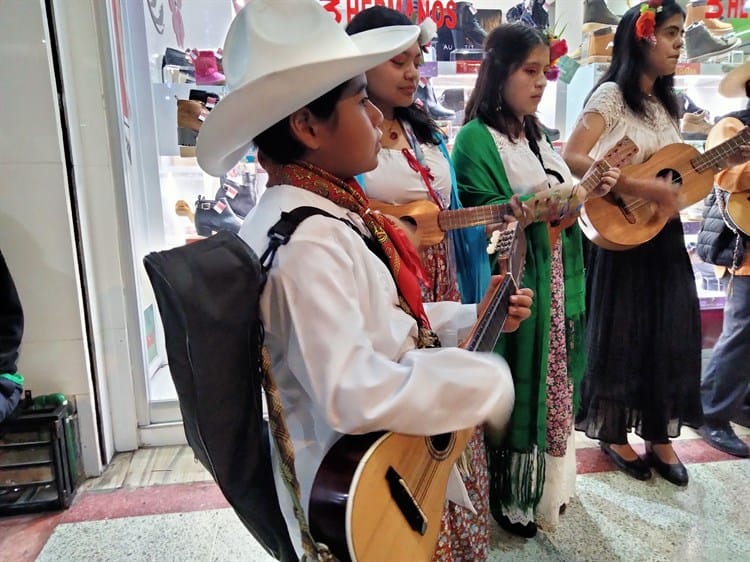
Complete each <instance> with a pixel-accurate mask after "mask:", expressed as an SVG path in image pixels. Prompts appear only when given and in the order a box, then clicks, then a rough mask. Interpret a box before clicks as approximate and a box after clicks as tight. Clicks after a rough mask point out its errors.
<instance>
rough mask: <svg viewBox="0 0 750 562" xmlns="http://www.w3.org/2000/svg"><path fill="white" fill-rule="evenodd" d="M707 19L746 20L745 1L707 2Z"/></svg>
mask: <svg viewBox="0 0 750 562" xmlns="http://www.w3.org/2000/svg"><path fill="white" fill-rule="evenodd" d="M706 5H707V6H708V9H707V10H706V16H705V17H707V18H720V17H725V18H743V19H744V18H747V12H746V11H745V0H708V2H706Z"/></svg>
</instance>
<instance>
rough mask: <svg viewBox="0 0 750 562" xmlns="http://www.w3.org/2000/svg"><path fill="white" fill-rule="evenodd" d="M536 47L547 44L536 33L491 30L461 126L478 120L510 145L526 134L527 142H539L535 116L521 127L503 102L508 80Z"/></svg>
mask: <svg viewBox="0 0 750 562" xmlns="http://www.w3.org/2000/svg"><path fill="white" fill-rule="evenodd" d="M539 45H549V40H548V39H547V38H546V37H545V36H544V35H543V34H542V33H541V32H539V31H537V30H536V29H534V28H531V27H528V26H526V25H523V24H520V23H511V24H503V25H499V26H497V27H496V28H495V29H493V30H492V31H491V32H490V34H489V35H488V36H487V40H486V41H485V49H486V51H487V52H486V54H485V57H484V60H483V61H482V64H481V65H480V66H479V76H478V77H477V82H476V85H475V86H474V91H473V92H472V93H471V96H470V97H469V101H468V102H467V104H466V110H465V113H464V124H466V123H468V122H469V121H471V120H472V119H474V118H479V119H480V120H481V121H483V122H484V123H486V124H487V125H489V126H491V127H493V128H494V129H497V130H498V131H500V132H501V133H502V134H503V135H505V136H507V137H508V138H509V139H510V140H511V142H513V141H515V140H516V139H518V138H519V137H520V136H521V133H525V134H526V138H528V139H536V140H540V139H541V138H542V124H541V123H540V122H539V119H538V118H537V117H536V116H535V115H526V116H525V117H524V119H523V123H521V122H520V121H519V120H518V117H517V116H516V115H515V114H514V113H513V110H512V109H511V108H510V107H508V104H507V103H505V101H504V100H503V94H502V92H503V89H504V88H505V84H506V83H507V82H508V78H509V77H510V75H511V74H513V73H514V72H515V71H516V70H517V69H518V68H520V66H521V65H522V64H523V62H524V61H525V60H526V59H527V58H528V56H529V53H530V52H531V51H532V49H534V48H535V47H537V46H539Z"/></svg>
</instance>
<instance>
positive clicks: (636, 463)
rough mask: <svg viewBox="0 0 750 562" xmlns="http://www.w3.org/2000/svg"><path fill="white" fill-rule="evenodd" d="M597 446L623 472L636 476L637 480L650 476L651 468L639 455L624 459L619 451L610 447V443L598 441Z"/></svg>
mask: <svg viewBox="0 0 750 562" xmlns="http://www.w3.org/2000/svg"><path fill="white" fill-rule="evenodd" d="M599 446H600V447H601V449H602V451H604V453H605V454H606V455H607V456H608V457H609V458H610V459H612V462H613V463H615V465H616V466H617V468H619V469H620V470H622V471H623V472H624V473H625V474H628V475H630V476H632V477H633V478H637V479H638V480H648V479H649V478H651V468H650V467H649V465H648V464H646V462H645V461H644V460H643V459H642V458H641V457H636V458H635V459H633V460H632V461H629V460H625V459H624V458H623V457H621V456H620V454H619V453H617V452H616V451H615V450H614V449H612V447H611V445H610V443H605V442H604V441H599Z"/></svg>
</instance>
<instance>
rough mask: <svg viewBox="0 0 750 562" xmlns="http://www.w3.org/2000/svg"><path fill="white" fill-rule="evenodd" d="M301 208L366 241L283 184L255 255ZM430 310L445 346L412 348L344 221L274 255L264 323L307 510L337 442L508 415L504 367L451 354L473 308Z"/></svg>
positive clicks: (256, 227) (412, 332)
mask: <svg viewBox="0 0 750 562" xmlns="http://www.w3.org/2000/svg"><path fill="white" fill-rule="evenodd" d="M305 205H309V206H314V207H319V208H321V209H324V210H326V211H328V212H329V213H331V214H332V215H334V216H337V217H343V218H346V219H347V220H348V221H350V222H351V223H353V224H355V225H357V226H358V227H359V228H360V229H361V230H362V231H363V232H367V230H366V228H365V227H364V224H363V222H362V220H361V219H360V217H359V216H357V215H356V214H354V213H351V212H349V211H347V210H346V209H343V208H341V207H339V206H338V205H335V204H333V203H332V202H330V201H329V200H327V199H324V198H322V197H320V196H318V195H316V194H314V193H311V192H308V191H305V190H303V189H299V188H296V187H292V186H286V185H281V186H275V187H272V188H270V189H268V190H266V192H265V193H264V194H263V196H262V197H261V199H260V201H259V203H258V205H257V206H256V207H255V208H254V209H253V211H252V213H251V215H250V216H249V217H248V218H247V220H246V221H245V223H244V224H243V226H242V229H241V231H240V236H241V237H242V238H243V239H244V240H245V241H246V242H247V243H248V244H249V245H250V246H251V247H252V248H253V250H254V251H255V252H256V253H257V254H258V255H259V256H260V255H261V254H262V253H263V251H264V250H265V249H266V247H267V246H268V237H267V232H268V229H269V228H270V227H271V226H272V225H273V224H274V223H275V222H276V221H278V219H279V217H280V214H281V212H282V211H290V210H292V209H294V208H296V207H300V206H305ZM425 309H426V311H427V314H428V316H429V318H430V321H431V323H432V327H433V329H434V330H435V331H436V332H437V333H438V335H439V336H440V338H441V342H442V345H443V346H444V347H442V348H437V349H417V348H416V340H415V338H416V335H417V324H416V322H415V320H414V319H413V318H412V317H411V316H409V315H407V314H406V313H404V311H403V310H402V309H401V308H400V307H399V306H398V294H397V290H396V285H395V282H394V281H393V278H392V276H391V273H390V271H389V269H388V268H387V267H386V265H385V264H384V263H383V262H382V261H381V260H380V259H379V258H378V257H377V256H376V255H375V254H373V253H372V252H371V251H370V250H369V249H368V248H367V246H366V244H365V243H364V241H363V240H362V238H361V237H360V236H359V235H358V234H357V233H356V232H355V231H354V230H353V229H352V228H351V227H350V226H348V225H346V224H345V223H343V222H342V221H339V220H335V219H331V218H329V217H323V216H313V217H310V218H308V219H307V220H305V221H304V222H303V223H302V224H301V225H300V226H299V228H298V229H297V231H296V232H295V233H294V235H293V236H292V238H291V240H290V241H289V243H288V244H287V245H285V246H282V247H281V248H280V249H279V250H278V253H277V255H276V258H275V260H274V263H273V267H272V268H271V271H270V274H269V277H268V282H267V285H266V287H265V289H264V291H263V295H262V297H261V316H262V319H263V323H264V328H265V343H266V346H267V348H268V351H269V353H270V355H271V363H272V373H273V376H274V379H275V381H276V384H277V385H278V388H279V390H280V393H281V396H282V403H283V407H284V414H285V419H286V423H287V426H288V428H289V432H290V434H291V438H292V441H293V444H294V449H295V455H296V459H295V468H296V472H297V478H298V480H299V483H300V488H301V495H302V497H301V499H302V506H303V507H304V509H305V511H306V512H307V511H308V503H309V498H310V489H311V487H312V483H313V480H314V478H315V475H316V472H317V470H318V467H319V465H320V463H321V461H322V459H323V457H324V456H325V454H326V453H327V451H328V450H329V449H330V447H331V446H332V445H333V444H334V443H335V442H336V441H337V440H338V439H339V438H340V436H341V434H347V433H348V434H360V433H368V432H372V431H379V430H387V431H394V432H399V433H409V434H416V435H432V434H438V433H444V432H450V431H455V430H458V429H463V428H467V427H471V426H474V425H477V424H479V423H482V422H483V421H484V420H486V419H487V418H488V417H489V416H490V415H493V414H496V413H497V412H498V411H507V412H508V415H509V414H510V411H511V410H512V407H513V386H512V380H511V377H510V372H509V369H508V367H507V364H506V363H505V362H504V361H503V360H502V358H500V357H498V356H497V355H496V354H493V353H477V352H470V351H466V350H464V349H459V348H457V347H453V346H455V345H457V343H458V342H459V341H460V338H463V337H464V335H465V334H466V333H467V332H468V330H469V329H470V328H471V326H472V325H473V323H474V322H475V320H476V306H475V305H464V304H460V303H454V302H443V303H431V304H426V305H425ZM272 450H273V457H274V458H273V461H274V477H275V481H276V487H277V492H278V496H279V503H280V505H281V510H282V513H283V514H284V517H285V519H286V522H287V526H288V527H289V532H290V536H291V538H292V541H293V543H294V545H295V547H296V549H297V553H298V554H299V555H301V554H302V553H303V552H302V547H301V541H300V536H299V527H298V524H297V521H296V519H295V517H294V513H293V509H292V502H291V499H290V497H289V493H288V491H287V489H286V487H285V486H284V483H283V480H282V477H281V474H280V472H279V470H278V463H277V456H276V451H275V447H274V446H272ZM453 484H455V482H454V483H453ZM459 486H460V487H461V490H462V492H463V496H464V497H466V492H465V490H464V489H463V487H462V484H460V483H459Z"/></svg>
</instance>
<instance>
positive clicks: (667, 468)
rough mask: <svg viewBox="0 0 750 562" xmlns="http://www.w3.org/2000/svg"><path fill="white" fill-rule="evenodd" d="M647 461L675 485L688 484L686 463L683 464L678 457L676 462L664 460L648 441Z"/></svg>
mask: <svg viewBox="0 0 750 562" xmlns="http://www.w3.org/2000/svg"><path fill="white" fill-rule="evenodd" d="M675 457H676V455H675ZM646 462H648V463H649V464H650V465H651V466H653V467H654V468H655V469H656V472H658V473H659V475H660V476H661V477H662V478H664V480H667V481H669V482H671V483H672V484H674V485H675V486H687V485H688V480H689V476H688V471H687V468H685V465H684V464H682V461H680V459H677V462H676V463H674V464H671V463H667V462H664V461H663V460H661V459H660V458H659V455H657V454H656V453H655V452H654V449H653V446H652V445H651V443H646Z"/></svg>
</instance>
